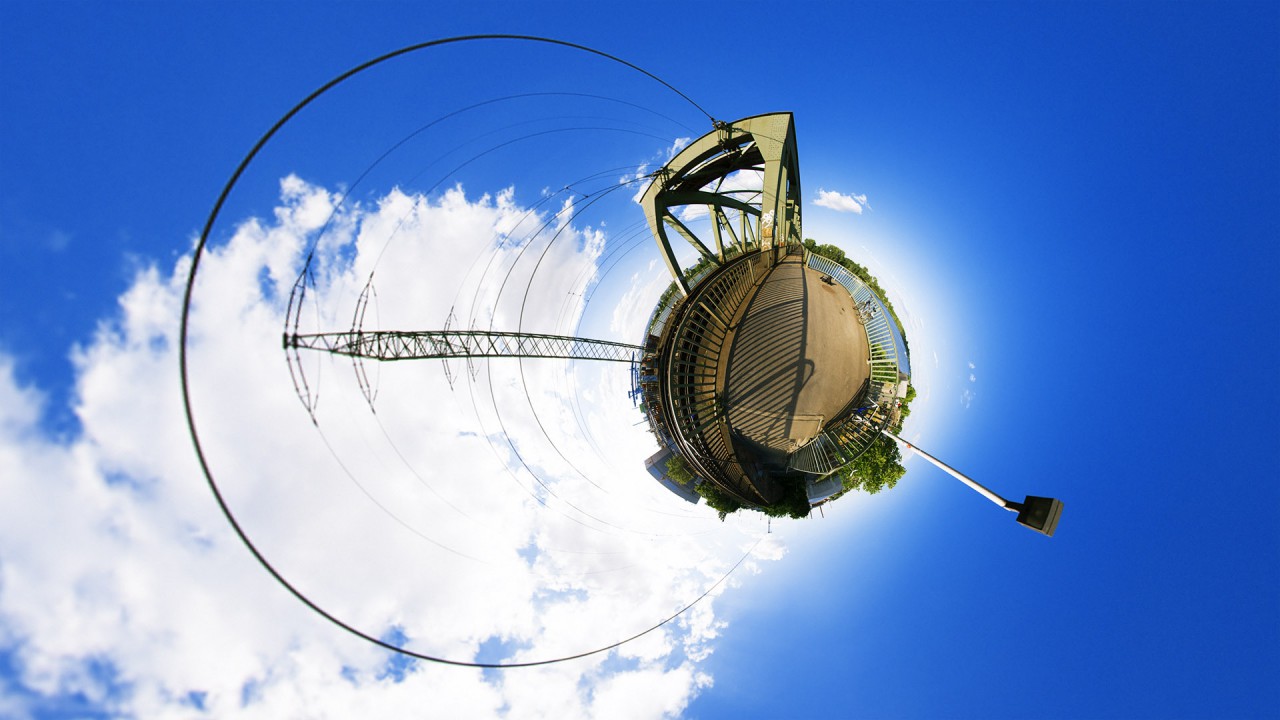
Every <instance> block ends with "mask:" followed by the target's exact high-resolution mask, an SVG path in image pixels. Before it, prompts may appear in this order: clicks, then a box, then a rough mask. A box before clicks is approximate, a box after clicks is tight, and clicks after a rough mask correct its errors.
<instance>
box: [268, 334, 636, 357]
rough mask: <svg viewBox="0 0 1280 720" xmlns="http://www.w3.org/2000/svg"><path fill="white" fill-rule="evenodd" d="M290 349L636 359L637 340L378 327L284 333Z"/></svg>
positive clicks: (376, 354)
mask: <svg viewBox="0 0 1280 720" xmlns="http://www.w3.org/2000/svg"><path fill="white" fill-rule="evenodd" d="M284 347H285V349H286V350H297V349H306V350H320V351H323V352H327V353H331V354H333V355H345V356H348V357H355V358H363V359H368V360H440V359H451V358H499V357H520V358H568V359H572V360H609V361H614V362H631V361H632V359H633V358H634V357H635V353H636V352H638V351H639V350H640V347H639V346H637V345H628V344H626V343H619V342H610V341H607V340H591V339H588V338H580V337H570V336H567V335H536V334H532V333H502V332H484V331H479V330H473V331H461V330H438V331H437V330H425V331H410V332H400V331H394V330H391V331H378V332H364V331H360V330H352V331H349V332H334V333H312V334H295V335H289V334H285V336H284Z"/></svg>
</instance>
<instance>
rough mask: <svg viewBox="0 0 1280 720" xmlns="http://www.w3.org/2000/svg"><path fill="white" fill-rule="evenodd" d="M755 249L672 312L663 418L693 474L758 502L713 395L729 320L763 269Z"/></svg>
mask: <svg viewBox="0 0 1280 720" xmlns="http://www.w3.org/2000/svg"><path fill="white" fill-rule="evenodd" d="M769 261H770V258H769V257H768V256H767V255H763V254H761V253H758V252H757V253H752V254H748V255H745V256H739V257H738V258H735V259H734V260H731V261H730V262H729V263H727V264H726V265H725V266H723V268H722V269H720V272H718V273H717V274H715V275H713V276H711V277H709V278H708V279H707V280H706V283H705V285H695V286H694V292H693V293H692V294H691V295H690V296H689V297H688V298H687V299H686V300H685V301H684V304H683V305H682V306H681V308H680V312H679V313H676V316H675V326H674V327H672V329H671V336H670V338H669V339H667V340H666V341H665V342H664V343H663V346H664V347H669V348H670V355H669V356H668V357H667V358H666V363H667V365H666V377H667V383H666V395H667V404H668V408H669V410H670V412H669V414H668V418H669V420H670V424H671V425H672V426H673V429H674V430H675V433H674V435H675V436H676V441H677V443H679V444H680V445H682V446H685V447H681V451H682V454H683V455H684V456H685V459H686V461H688V462H689V463H690V464H691V465H692V466H694V467H693V469H694V471H695V474H697V475H699V476H701V477H703V478H705V479H711V480H715V481H716V484H717V485H720V486H721V488H722V489H723V490H725V491H727V492H729V493H730V494H731V495H733V496H735V497H737V498H738V499H739V500H740V501H743V502H746V503H748V504H751V505H756V504H759V503H760V502H761V500H760V498H759V497H757V493H756V492H754V490H753V486H752V485H751V483H750V482H749V481H748V479H747V476H746V473H745V472H744V471H743V469H742V466H741V465H740V464H739V463H738V460H737V458H736V456H735V454H734V452H733V448H732V447H731V446H730V442H729V439H728V436H727V428H728V425H727V421H726V419H725V408H724V405H723V403H721V402H720V398H719V397H718V396H717V394H716V378H717V374H718V368H719V365H720V358H721V354H722V353H725V352H728V348H726V347H725V338H726V336H727V334H728V331H729V323H730V322H731V321H732V319H733V316H734V315H735V314H736V313H737V310H738V308H739V307H741V305H742V303H743V302H745V301H746V299H747V297H748V296H749V295H750V293H751V288H752V287H753V286H754V285H755V282H756V279H757V278H759V277H761V276H762V274H763V273H764V272H765V270H766V269H767V267H768V264H769Z"/></svg>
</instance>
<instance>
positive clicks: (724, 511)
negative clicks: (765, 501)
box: [693, 480, 743, 521]
mask: <svg viewBox="0 0 1280 720" xmlns="http://www.w3.org/2000/svg"><path fill="white" fill-rule="evenodd" d="M693 489H694V491H695V492H697V493H698V494H699V495H701V496H702V499H704V500H706V501H707V506H708V507H710V508H711V509H713V510H718V511H719V512H720V520H721V521H723V520H724V518H725V516H726V515H728V514H729V513H731V512H737V511H739V510H741V509H742V507H743V505H742V503H740V502H738V501H737V500H734V499H733V498H731V497H729V495H728V493H726V492H724V491H723V490H721V489H720V488H719V487H717V486H716V485H713V484H712V483H710V482H707V481H706V480H704V481H702V482H700V483H698V484H697V485H695V486H694V487H693Z"/></svg>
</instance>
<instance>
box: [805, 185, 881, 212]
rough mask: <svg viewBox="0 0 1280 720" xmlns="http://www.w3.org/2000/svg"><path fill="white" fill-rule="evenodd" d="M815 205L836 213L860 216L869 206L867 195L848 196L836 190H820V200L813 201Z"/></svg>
mask: <svg viewBox="0 0 1280 720" xmlns="http://www.w3.org/2000/svg"><path fill="white" fill-rule="evenodd" d="M813 204H814V205H817V206H819V207H824V208H830V209H831V210H835V211H836V212H851V213H856V214H858V215H861V214H862V210H863V209H864V208H869V207H870V206H869V205H867V196H866V194H862V195H846V194H844V193H839V192H836V191H835V190H823V189H822V188H818V199H817V200H814V201H813Z"/></svg>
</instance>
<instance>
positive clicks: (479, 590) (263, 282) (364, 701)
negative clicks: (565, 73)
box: [0, 178, 781, 718]
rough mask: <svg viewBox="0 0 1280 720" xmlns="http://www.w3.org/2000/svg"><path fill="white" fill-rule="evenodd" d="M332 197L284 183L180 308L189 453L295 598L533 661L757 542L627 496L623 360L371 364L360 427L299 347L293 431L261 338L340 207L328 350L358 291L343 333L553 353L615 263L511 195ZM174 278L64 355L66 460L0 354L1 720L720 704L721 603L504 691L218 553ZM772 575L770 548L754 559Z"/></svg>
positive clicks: (147, 283) (454, 645) (270, 343)
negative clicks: (361, 301) (426, 336)
mask: <svg viewBox="0 0 1280 720" xmlns="http://www.w3.org/2000/svg"><path fill="white" fill-rule="evenodd" d="M336 199H337V196H336V195H335V194H334V193H331V192H329V191H327V190H326V189H324V188H320V187H316V186H312V185H309V184H307V183H305V182H303V181H301V180H299V179H297V178H288V179H286V180H285V181H284V182H283V183H282V185H281V202H280V206H279V207H278V208H277V209H276V211H275V213H274V215H273V216H272V217H270V218H258V219H249V220H246V221H244V222H243V223H241V224H239V225H238V226H237V227H236V228H235V230H234V232H233V233H231V235H230V237H229V238H228V239H227V240H226V241H225V242H224V243H222V244H219V245H216V246H214V247H212V248H211V250H210V252H208V253H207V254H206V255H205V256H204V257H203V259H202V260H201V272H200V278H201V279H200V282H199V283H197V287H196V291H195V306H194V310H193V314H192V316H191V335H190V337H191V344H190V345H189V349H188V350H189V359H190V363H189V371H190V377H191V381H192V402H193V406H194V408H195V413H196V417H197V422H198V424H199V429H200V432H201V438H202V443H203V448H204V451H205V453H206V457H207V458H208V460H209V463H210V467H211V469H212V470H213V472H214V474H215V478H216V479H217V480H218V481H219V485H220V488H221V490H222V492H223V494H224V497H225V499H226V501H227V503H228V505H229V506H230V507H231V508H232V509H233V511H234V512H236V514H237V517H238V519H239V520H240V522H241V523H242V525H243V527H244V528H245V529H246V531H247V532H248V534H249V535H250V537H251V538H252V539H253V540H254V542H255V543H256V544H257V545H258V547H259V548H260V549H261V550H262V551H263V553H264V554H265V555H266V556H267V558H268V559H269V560H270V561H271V562H272V563H273V564H274V565H275V567H276V568H277V569H278V570H280V571H281V572H282V574H283V575H284V576H285V577H286V578H287V579H289V581H290V582H291V583H293V584H294V585H295V586H296V587H297V588H298V589H299V590H300V591H302V592H304V593H306V594H307V595H308V597H310V598H312V599H313V600H315V601H316V602H317V603H319V604H320V605H321V606H322V607H324V608H325V609H326V610H327V611H330V612H332V613H333V614H334V615H336V616H337V617H339V618H341V619H342V620H343V621H344V622H348V623H350V624H351V625H353V626H355V627H357V628H359V629H361V630H362V631H364V632H367V633H369V634H372V635H375V636H378V637H382V638H386V639H391V641H394V642H399V643H403V644H404V645H405V646H406V647H409V648H410V649H413V650H415V651H418V652H424V653H428V654H434V655H440V656H445V657H450V658H453V659H458V660H475V659H483V660H485V661H494V660H504V661H527V660H538V659H545V658H548V657H554V656H556V655H558V654H565V653H575V652H582V651H584V650H589V649H594V648H596V647H600V646H603V645H607V644H610V643H612V642H616V641H617V640H619V639H621V638H623V637H627V636H629V635H631V634H634V633H635V632H638V631H640V630H643V629H645V628H647V627H649V626H651V625H653V624H655V623H656V622H658V621H659V620H662V619H664V618H665V617H667V616H669V615H670V614H672V613H674V612H675V611H676V610H678V609H679V608H680V607H682V606H683V605H684V604H687V603H688V602H689V601H690V600H692V599H693V598H695V597H697V596H698V595H699V594H701V593H702V592H703V591H704V590H706V589H707V588H708V587H710V586H711V585H712V584H713V583H714V582H715V581H716V580H717V579H719V578H720V577H721V576H722V575H723V574H724V572H726V570H727V569H728V568H729V567H731V566H732V565H733V563H734V562H736V561H737V559H738V558H740V557H741V556H742V553H743V552H744V551H746V550H747V549H748V548H750V547H752V543H753V542H754V537H753V535H754V533H755V532H756V528H754V526H753V525H751V524H750V523H747V522H743V521H741V520H739V521H736V522H735V521H734V520H733V519H732V518H731V521H730V522H727V523H720V522H718V521H717V520H716V519H715V515H714V513H711V512H709V511H705V509H703V508H694V507H692V506H688V505H686V504H683V503H682V502H681V501H679V500H676V499H674V498H673V497H671V496H669V495H668V494H666V491H665V490H663V489H662V488H661V487H659V486H657V484H656V483H653V482H652V481H651V480H649V479H648V478H647V476H646V475H645V473H644V471H643V466H642V464H641V461H642V459H643V457H644V455H646V454H648V453H649V452H652V450H653V442H652V440H651V438H649V437H647V436H646V435H645V433H644V431H643V430H642V429H640V428H637V427H635V426H634V425H633V423H634V420H635V419H636V418H637V417H638V416H637V415H636V414H635V413H634V410H631V408H630V401H628V400H627V399H626V397H625V388H626V385H627V380H626V377H625V370H624V369H622V368H623V366H616V367H613V368H608V367H602V365H603V364H600V363H597V364H594V365H592V366H590V367H583V366H582V364H580V363H579V364H570V363H567V362H558V361H538V362H523V363H522V362H519V361H493V362H490V363H487V364H477V365H476V366H474V367H472V368H471V369H470V370H469V371H468V372H466V373H462V374H461V376H460V377H458V378H457V379H456V380H455V382H454V383H452V384H451V383H450V382H449V381H448V379H447V378H446V377H445V375H444V373H443V372H442V371H441V368H440V365H439V364H438V363H432V364H415V363H391V364H388V365H387V366H385V367H384V366H378V367H376V368H369V371H370V376H371V378H372V382H374V383H375V384H376V385H377V386H378V387H379V390H380V392H379V394H378V399H377V400H376V401H375V403H374V408H375V409H376V411H377V412H376V414H375V413H373V412H370V408H369V407H368V403H367V401H366V399H365V397H364V395H363V392H362V390H361V388H360V386H359V384H358V383H357V382H356V379H355V375H354V373H353V372H352V365H351V363H350V361H349V360H344V359H339V358H334V357H331V356H320V355H316V356H313V357H306V358H304V364H303V365H304V366H303V369H304V371H305V372H306V377H307V378H308V383H309V388H310V390H311V391H312V392H314V393H315V394H316V398H317V399H318V403H317V405H316V408H315V420H316V424H315V425H313V424H312V422H311V418H310V417H309V416H308V414H307V412H306V411H305V410H304V409H303V407H302V404H301V403H299V401H298V398H297V397H296V395H295V389H294V387H293V384H292V383H291V382H290V376H289V373H288V371H287V369H286V367H285V364H284V361H283V358H282V357H281V355H282V353H281V351H280V332H281V318H282V316H283V314H284V310H285V307H286V305H287V303H288V300H289V297H288V291H289V288H290V287H292V283H293V281H294V278H296V277H297V274H298V272H299V271H300V269H301V267H302V258H303V257H304V253H305V252H306V250H307V248H308V247H309V246H310V244H311V243H312V242H314V241H315V240H316V239H317V238H316V235H317V231H318V229H319V228H320V227H321V226H322V225H324V223H325V220H326V218H328V217H329V215H330V213H331V212H333V211H334V210H335V209H337V214H336V216H335V221H334V223H333V224H332V225H331V226H330V230H329V231H328V232H327V233H326V234H325V236H324V237H322V238H320V239H319V244H318V245H317V246H316V256H315V260H314V261H313V263H312V266H311V270H312V276H313V278H314V284H313V287H311V290H310V293H309V295H308V297H309V300H308V303H307V305H306V312H305V313H304V314H303V316H302V317H303V319H302V320H301V322H302V326H301V327H300V330H301V331H302V332H309V331H310V332H313V331H322V330H344V329H346V328H347V327H349V326H350V324H351V318H352V307H353V306H354V303H355V301H356V299H357V298H358V297H359V296H360V293H361V290H362V288H363V287H364V286H365V285H366V283H368V282H369V279H370V276H371V274H372V276H373V277H374V278H375V279H376V284H375V287H376V290H377V301H376V309H375V310H371V311H370V314H369V318H368V319H367V320H366V323H367V324H366V328H365V329H376V328H381V329H389V328H395V329H433V328H438V327H440V326H442V325H443V324H444V321H445V318H446V317H447V316H448V315H449V314H450V312H452V313H453V314H454V315H455V316H456V317H458V318H460V324H464V325H475V326H478V327H490V326H492V327H496V328H501V329H513V328H517V327H521V328H523V329H524V330H526V331H531V332H564V331H565V330H566V329H568V328H571V327H573V326H574V324H575V323H576V319H577V318H578V317H579V316H580V315H581V313H582V305H581V303H582V300H581V296H579V297H578V298H577V299H576V300H573V299H572V298H571V299H570V300H569V302H568V304H567V305H566V301H565V293H564V285H563V284H564V281H565V279H566V278H577V277H583V276H587V277H589V276H590V274H591V272H592V266H593V265H594V263H595V262H596V261H597V260H598V258H599V257H600V254H601V251H602V247H603V245H604V243H605V242H606V236H605V234H604V233H603V231H602V230H601V229H600V228H594V229H593V228H590V227H577V226H575V225H574V224H573V223H572V222H570V221H569V220H568V219H567V218H548V217H542V216H539V215H537V214H536V213H531V211H529V210H528V209H527V208H524V207H520V206H518V205H517V204H516V202H515V200H514V196H513V194H512V193H511V192H503V193H499V194H497V195H493V196H489V195H485V196H482V197H479V198H468V197H467V196H466V194H465V193H464V191H463V190H462V189H461V188H454V189H453V190H451V191H448V192H446V193H443V194H441V195H440V196H438V197H434V198H430V199H429V198H425V197H421V196H414V195H409V194H406V193H403V192H400V191H398V190H397V191H392V192H390V193H388V194H387V195H385V196H383V197H381V198H378V199H377V200H376V201H372V202H369V203H368V204H367V205H366V206H349V207H345V208H337V207H336ZM535 226H546V227H549V228H552V229H553V231H554V237H553V236H552V235H551V231H549V232H548V234H544V235H532V236H531V235H529V234H528V230H527V229H526V228H530V227H535ZM544 257H545V258H546V260H545V262H542V261H541V258H544ZM535 260H538V262H536V263H535V262H534V261H535ZM189 263H190V258H189V257H186V258H183V259H181V260H179V261H178V262H177V263H176V264H175V265H173V266H172V267H169V268H161V267H158V266H149V267H146V268H144V269H143V270H142V271H140V272H139V273H138V275H137V277H136V278H135V279H134V281H133V283H132V285H131V287H130V288H129V289H128V291H127V292H126V293H125V294H124V295H123V296H122V297H121V298H120V303H119V312H118V314H117V315H115V316H114V317H112V318H108V319H105V320H103V321H102V323H101V324H100V325H99V328H98V330H97V332H96V334H95V336H94V337H93V339H92V340H91V341H90V342H88V343H86V344H85V345H84V346H82V347H79V348H76V349H75V351H74V353H73V356H74V361H75V367H76V373H77V376H76V393H75V406H74V411H75V413H76V415H77V417H78V419H79V420H80V424H81V427H82V428H83V430H82V431H81V433H80V434H78V435H76V436H73V437H67V438H53V437H49V436H47V435H44V434H43V433H42V431H41V430H39V420H40V418H41V415H42V413H44V412H47V411H48V410H49V409H48V408H47V407H45V406H44V403H45V401H44V399H43V396H42V394H41V392H40V390H39V389H38V388H35V387H31V386H25V385H22V384H20V383H19V382H18V381H17V380H16V379H15V376H14V369H13V363H12V361H11V360H9V359H7V358H3V357H0V476H2V477H4V478H5V483H4V492H5V496H4V498H3V502H0V655H5V656H8V657H9V658H10V662H11V664H12V667H13V668H14V671H15V677H16V682H18V683H19V684H20V686H21V691H20V692H19V691H14V690H3V691H2V692H4V696H3V697H0V709H2V710H3V712H4V713H5V714H7V715H13V716H18V717H21V716H22V715H23V714H27V713H38V712H39V711H40V709H41V703H43V702H57V701H58V699H59V698H66V697H70V696H77V695H78V696H80V697H83V698H86V699H87V701H88V702H90V703H91V704H92V705H93V706H95V707H98V708H102V709H103V711H104V712H107V713H108V714H113V715H121V716H138V717H193V716H212V717H232V716H244V717H282V716H294V715H298V714H304V715H308V716H317V717H320V716H332V717H350V716H354V715H368V716H401V717H404V716H415V717H422V716H425V717H484V716H497V715H503V716H505V717H513V718H519V717H546V716H556V717H588V716H612V715H615V714H616V712H617V710H618V709H619V708H626V712H625V713H624V714H626V715H628V716H629V717H662V716H672V715H678V714H679V713H680V712H681V711H682V710H683V708H684V707H686V705H687V703H688V702H689V700H690V699H691V698H692V697H694V696H695V695H696V694H697V693H698V692H700V691H702V690H703V689H705V688H707V687H709V686H710V685H711V682H712V680H711V678H710V677H708V676H707V675H706V673H705V672H704V671H702V670H701V669H699V665H698V663H699V662H700V661H701V660H703V659H705V657H706V656H707V655H708V654H709V653H710V652H711V651H712V648H713V645H712V641H713V640H714V638H715V637H716V636H717V635H718V634H719V633H720V632H721V631H722V630H723V629H724V624H723V622H722V621H720V620H717V619H716V617H715V614H714V604H713V602H714V597H715V595H716V594H718V592H719V591H720V590H723V588H724V586H721V588H720V590H717V591H715V592H713V593H712V597H711V598H709V599H708V600H707V601H704V602H703V603H701V604H699V605H697V606H695V608H694V609H693V610H692V611H690V612H688V613H685V614H684V615H683V616H681V618H680V619H679V620H678V621H677V622H675V623H670V624H668V625H667V626H665V627H663V628H662V629H660V630H658V631H655V632H653V633H651V634H650V635H648V636H646V637H645V638H644V639H643V640H642V641H639V642H636V643H630V644H627V645H623V646H622V647H621V648H619V649H617V650H615V651H611V652H609V653H601V654H599V655H595V656H592V657H589V658H586V659H582V660H577V661H572V662H569V663H562V664H559V665H553V666H549V667H545V668H541V669H528V670H518V671H506V672H501V673H484V672H481V671H479V670H469V669H462V668H453V667H445V666H440V665H436V664H432V663H423V662H416V663H406V662H404V661H403V659H401V658H399V656H393V655H389V654H388V653H386V652H383V651H381V650H379V649H377V648H376V647H374V646H372V645H369V644H367V643H364V642H363V641H359V640H357V639H355V638H353V637H351V636H350V635H347V634H346V633H344V632H342V631H340V630H339V629H337V628H336V627H334V626H333V625H331V624H329V623H328V622H325V621H323V620H322V619H320V618H319V617H317V616H316V615H314V614H313V613H311V612H309V611H308V610H307V609H306V608H305V607H304V606H303V605H302V604H301V603H299V602H298V601H297V600H296V599H295V598H293V597H292V596H290V595H289V594H287V593H286V592H285V591H284V590H282V589H281V588H280V587H279V586H277V585H276V584H275V582H274V581H273V580H271V578H270V577H269V576H268V575H267V574H266V573H265V572H264V571H263V570H262V569H261V568H260V567H259V566H258V565H257V564H256V563H255V562H254V560H253V559H252V557H251V556H250V554H249V553H248V552H247V551H246V549H245V548H244V547H243V545H242V544H241V543H240V541H239V540H238V539H237V538H236V537H235V535H234V534H233V533H232V532H231V530H230V528H229V527H228V524H227V522H226V521H225V519H224V518H223V517H222V516H221V514H220V513H219V512H218V510H217V508H216V505H215V504H214V502H213V499H212V496H211V493H210V492H209V488H208V487H207V485H206V484H205V482H204V480H203V476H202V474H201V472H200V469H199V467H198V466H197V464H196V460H195V457H194V453H193V452H192V450H191V443H190V440H189V438H188V435H187V430H186V426H185V422H184V421H183V416H182V405H181V398H180V395H179V385H178V377H177V367H178V363H177V337H176V332H177V324H178V317H179V312H180V307H181V298H182V293H183V290H184V283H185V278H186V274H187V271H188V268H189V267H190V265H189ZM460 268H461V269H465V271H463V270H460ZM375 270H376V272H375ZM645 282H647V279H646V281H645ZM641 315H643V314H636V315H634V316H632V317H627V318H622V317H619V318H616V320H617V321H618V322H619V323H620V324H630V323H632V322H635V321H636V319H637V318H639V317H641ZM374 326H376V328H375V327H374ZM618 329H619V330H621V331H624V332H625V333H629V334H630V336H633V337H634V335H635V334H637V333H638V331H639V328H623V327H619V328H618ZM593 393H594V394H593ZM584 427H589V428H591V429H592V430H593V431H594V432H595V437H608V438H610V445H609V448H608V449H609V451H610V452H601V448H600V447H599V446H598V444H597V445H593V441H592V434H591V433H584V432H582V429H583V428H584ZM780 555H781V551H780V550H779V549H778V548H777V547H776V546H774V545H767V546H766V551H765V552H764V553H763V554H762V557H763V558H776V557H779V556H780ZM655 588H657V589H659V591H658V592H655Z"/></svg>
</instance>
